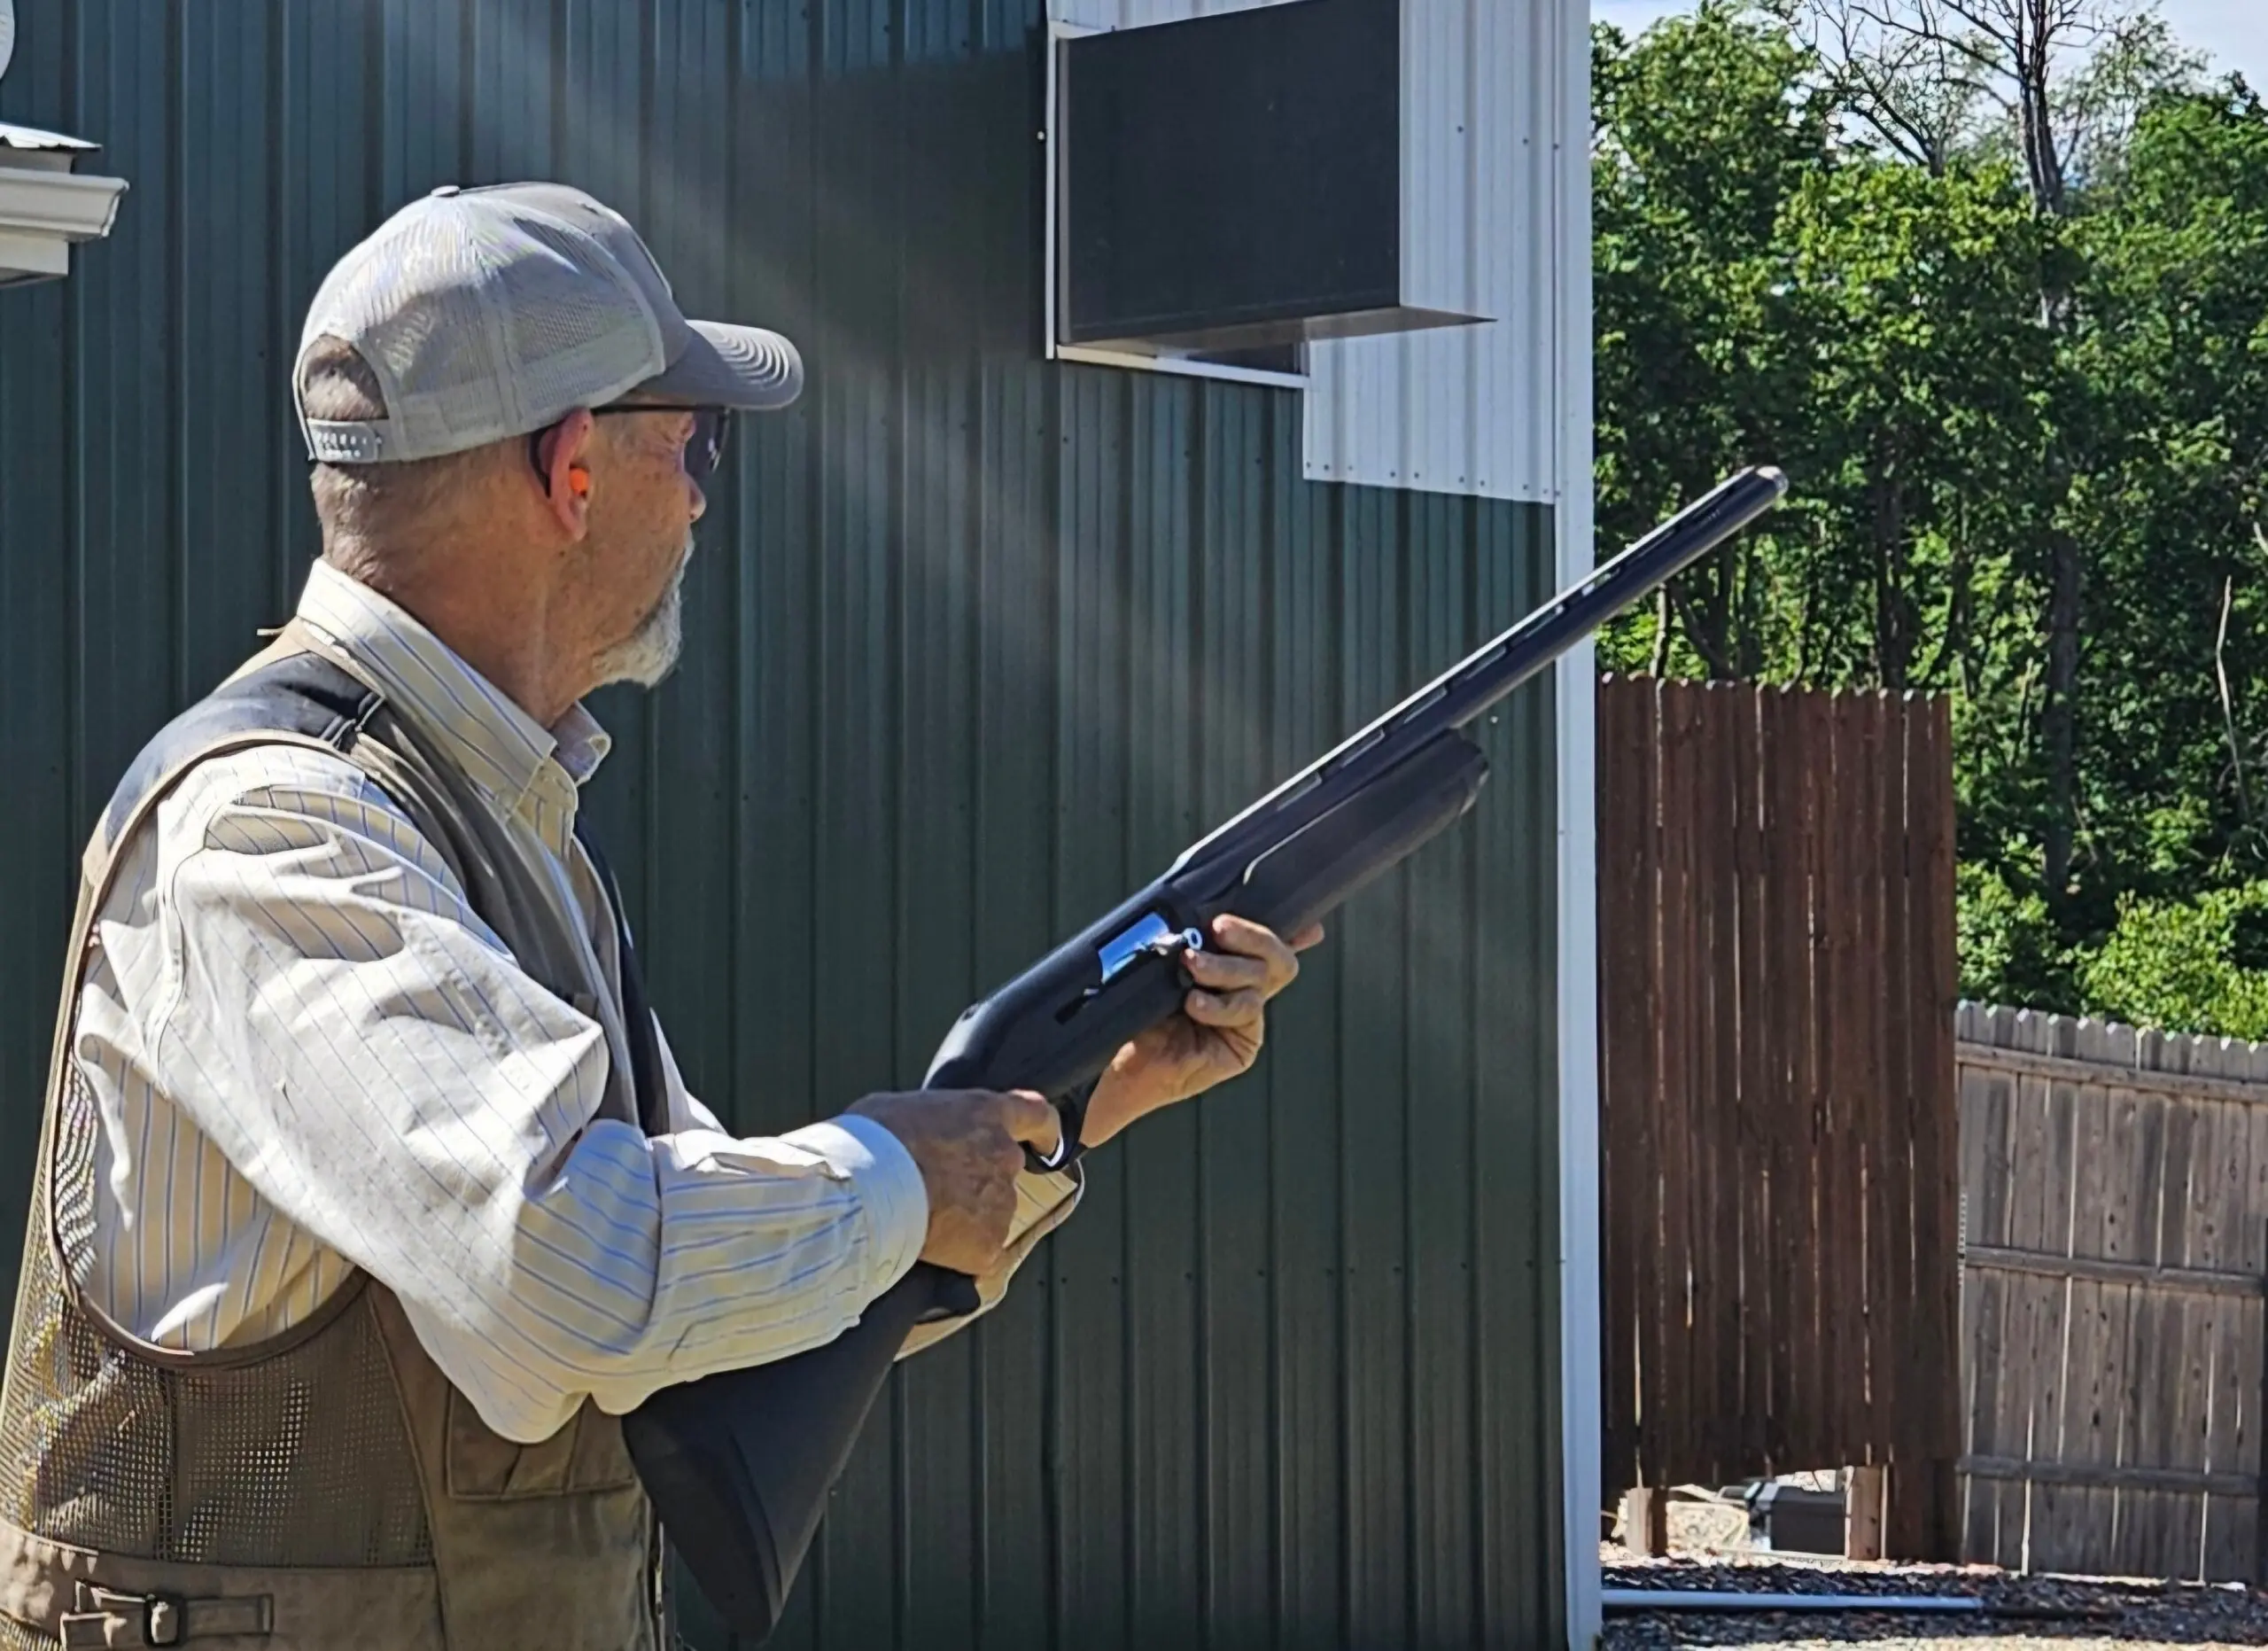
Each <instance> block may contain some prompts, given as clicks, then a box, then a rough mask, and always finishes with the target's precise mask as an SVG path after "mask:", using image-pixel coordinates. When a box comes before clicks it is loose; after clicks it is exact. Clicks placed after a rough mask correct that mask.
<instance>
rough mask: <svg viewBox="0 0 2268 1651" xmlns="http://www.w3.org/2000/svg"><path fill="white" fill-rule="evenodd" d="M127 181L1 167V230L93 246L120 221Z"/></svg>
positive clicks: (69, 173)
mask: <svg viewBox="0 0 2268 1651" xmlns="http://www.w3.org/2000/svg"><path fill="white" fill-rule="evenodd" d="M125 192H126V180H125V179H124V178H105V177H82V176H81V175H78V174H76V173H71V172H40V171H32V170H30V169H28V168H26V169H19V168H17V167H0V230H12V231H14V232H15V233H17V234H20V235H42V236H48V237H50V238H56V239H59V240H66V241H91V240H95V239H97V238H100V237H103V236H105V235H108V234H109V233H110V230H111V225H112V224H113V223H115V222H117V221H118V200H119V197H120V196H121V195H123V194H124V193H125Z"/></svg>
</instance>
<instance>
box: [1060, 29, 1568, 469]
mask: <svg viewBox="0 0 2268 1651" xmlns="http://www.w3.org/2000/svg"><path fill="white" fill-rule="evenodd" d="M1254 4H1285V0H1052V5H1053V10H1054V14H1055V16H1056V18H1057V19H1059V20H1060V21H1062V22H1066V23H1076V24H1078V25H1081V26H1082V27H1088V28H1131V27H1141V26H1144V25H1147V24H1153V23H1169V22H1175V21H1178V20H1180V19H1184V18H1190V17H1199V16H1208V15H1211V14H1213V13H1216V12H1230V11H1241V10H1244V9H1245V8H1246V7H1247V6H1250V5H1254ZM1402 19H1403V20H1402V51H1403V66H1402V82H1403V105H1404V109H1405V111H1406V115H1405V121H1404V128H1403V134H1402V187H1403V194H1404V199H1403V213H1404V219H1405V228H1406V231H1407V232H1409V233H1410V236H1411V238H1410V242H1409V254H1408V255H1409V256H1410V259H1412V260H1413V261H1414V269H1413V271H1412V273H1413V278H1414V279H1415V280H1416V281H1417V290H1418V291H1420V292H1422V293H1423V294H1424V295H1425V301H1427V302H1432V303H1436V304H1438V306H1439V307H1441V308H1457V309H1462V310H1464V313H1466V314H1470V315H1487V316H1490V317H1492V319H1491V320H1490V321H1488V322H1487V323H1484V324H1481V325H1478V326H1470V327H1452V328H1445V329H1441V330H1436V331H1424V332H1411V333H1402V334H1391V335H1387V336H1386V337H1382V338H1371V339H1339V340H1334V341H1330V342H1324V343H1318V344H1314V345H1311V346H1309V350H1308V361H1309V373H1310V378H1309V383H1308V386H1307V389H1306V391H1305V393H1304V404H1305V409H1304V410H1305V417H1306V426H1305V433H1304V440H1303V445H1302V448H1301V462H1302V463H1303V464H1304V465H1305V467H1306V473H1307V475H1308V476H1309V477H1310V478H1311V479H1316V480H1319V481H1351V482H1360V483H1363V484H1364V485H1366V486H1371V487H1408V488H1414V489H1417V490H1419V491H1422V492H1427V493H1448V494H1458V495H1470V496H1473V497H1478V498H1487V499H1516V500H1524V501H1527V502H1535V503H1545V504H1548V503H1550V502H1554V501H1555V500H1557V497H1558V496H1559V479H1558V478H1559V469H1560V465H1559V453H1558V432H1559V431H1560V428H1561V424H1562V418H1563V414H1564V413H1565V409H1564V408H1563V407H1562V406H1561V404H1560V397H1561V396H1562V395H1563V394H1565V393H1566V387H1567V385H1568V384H1569V383H1570V382H1571V378H1572V373H1573V370H1577V368H1578V367H1581V366H1587V364H1579V363H1569V362H1564V361H1563V360H1562V359H1561V351H1560V347H1559V339H1560V331H1561V329H1560V325H1559V318H1558V308H1557V307H1558V306H1559V305H1560V304H1561V303H1562V302H1564V301H1565V297H1566V295H1565V294H1563V293H1562V292H1561V291H1560V282H1561V275H1560V272H1561V270H1562V269H1563V268H1564V267H1565V261H1566V257H1567V253H1568V249H1569V247H1570V246H1571V245H1573V231H1572V230H1571V227H1570V223H1571V219H1572V217H1573V215H1574V214H1576V213H1578V212H1579V211H1581V208H1582V206H1583V203H1581V202H1580V201H1571V200H1569V199H1566V190H1565V187H1564V184H1565V180H1566V179H1567V177H1568V176H1569V168H1568V167H1566V166H1565V150H1566V146H1567V145H1568V144H1571V143H1572V144H1578V145H1581V147H1582V150H1583V152H1586V153H1588V144H1589V136H1590V112H1589V110H1588V109H1587V108H1580V107H1579V108H1573V109H1571V108H1570V107H1569V104H1570V102H1571V101H1573V100H1571V99H1570V98H1569V97H1567V96H1566V95H1565V90H1566V88H1567V86H1568V84H1569V77H1568V74H1567V73H1566V66H1567V62H1568V58H1569V54H1570V53H1571V52H1573V53H1583V52H1588V50H1589V44H1588V42H1589V29H1590V8H1589V5H1588V0H1402Z"/></svg>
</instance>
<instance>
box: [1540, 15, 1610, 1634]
mask: <svg viewBox="0 0 2268 1651" xmlns="http://www.w3.org/2000/svg"><path fill="white" fill-rule="evenodd" d="M1555 3H1556V15H1557V27H1558V40H1557V46H1558V63H1557V69H1558V74H1557V81H1558V89H1559V108H1558V111H1557V114H1558V120H1557V132H1558V139H1557V144H1558V150H1559V152H1558V155H1557V161H1558V165H1557V167H1556V168H1555V169H1554V175H1555V178H1556V181H1557V188H1555V189H1554V191H1552V192H1553V196H1554V203H1553V211H1552V215H1553V217H1554V219H1555V220H1556V221H1557V222H1556V224H1555V228H1556V230H1557V243H1558V260H1557V263H1558V270H1557V279H1556V280H1555V282H1554V283H1553V284H1554V286H1555V287H1556V289H1557V292H1556V295H1555V302H1554V308H1555V309H1556V311H1557V314H1556V315H1555V316H1554V323H1555V331H1556V332H1557V348H1556V349H1555V351H1554V354H1556V355H1557V358H1558V359H1557V362H1556V363H1555V367H1556V371H1555V373H1554V376H1553V382H1554V388H1555V392H1556V397H1557V402H1558V409H1557V412H1558V418H1557V442H1556V444H1555V445H1556V446H1557V449H1558V452H1557V465H1556V466H1555V468H1556V469H1557V472H1558V475H1557V480H1558V494H1559V497H1558V500H1557V505H1556V508H1555V509H1554V510H1553V512H1552V519H1553V526H1554V529H1555V538H1556V540H1557V562H1558V573H1559V578H1558V585H1559V588H1562V589H1565V588H1566V587H1567V586H1568V585H1570V584H1572V583H1573V582H1574V581H1575V580H1578V579H1580V578H1581V577H1582V576H1583V575H1584V574H1586V573H1588V572H1590V570H1591V568H1592V566H1593V565H1594V564H1595V562H1596V547H1595V545H1594V543H1593V533H1594V523H1593V512H1592V488H1593V485H1594V483H1593V469H1592V464H1593V454H1592V441H1593V435H1592V426H1591V419H1592V411H1593V409H1592V388H1591V371H1592V363H1591V355H1592V347H1591V202H1590V136H1591V83H1590V82H1591V53H1590V5H1589V0H1555ZM1557 671H1558V677H1557V681H1556V682H1555V684H1554V689H1555V694H1556V700H1557V712H1558V717H1557V720H1558V729H1557V736H1558V737H1557V746H1558V751H1557V768H1558V792H1559V796H1558V803H1559V807H1558V816H1559V819H1558V825H1559V829H1558V861H1559V867H1558V870H1559V899H1558V907H1559V923H1558V927H1559V967H1558V971H1557V972H1558V995H1559V1038H1558V1051H1559V1417H1560V1476H1561V1484H1562V1485H1563V1487H1564V1491H1565V1505H1564V1507H1565V1514H1564V1519H1563V1522H1562V1529H1563V1533H1564V1540H1565V1547H1566V1553H1565V1576H1566V1610H1567V1643H1568V1646H1569V1647H1570V1651H1591V1648H1592V1647H1595V1646H1596V1645H1597V1644H1598V1642H1599V1638H1600V1634H1601V1632H1602V1628H1603V1624H1604V1615H1603V1608H1602V1598H1601V1593H1600V1587H1601V1577H1600V1573H1599V1556H1598V1519H1599V1508H1600V1507H1601V1506H1602V1502H1601V1497H1602V1495H1603V1491H1602V1488H1601V1484H1600V1479H1601V1475H1602V1468H1601V1463H1600V1448H1601V1433H1600V1429H1602V1427H1603V1426H1604V1421H1603V1420H1602V1418H1601V1415H1600V1394H1599V1359H1600V1332H1599V1319H1600V1311H1599V1285H1600V1276H1599V1274H1600V1266H1599V1142H1598V1127H1599V1087H1598V835H1597V818H1596V798H1597V793H1596V783H1597V781H1596V767H1597V747H1596V742H1597V723H1596V710H1597V692H1598V677H1597V670H1596V664H1595V662H1594V657H1593V650H1592V648H1591V645H1590V643H1589V642H1588V641H1586V642H1583V643H1582V644H1581V645H1580V646H1578V647H1575V648H1573V649H1570V650H1568V651H1567V653H1566V654H1565V656H1563V657H1562V658H1561V659H1560V661H1559V664H1558V667H1557Z"/></svg>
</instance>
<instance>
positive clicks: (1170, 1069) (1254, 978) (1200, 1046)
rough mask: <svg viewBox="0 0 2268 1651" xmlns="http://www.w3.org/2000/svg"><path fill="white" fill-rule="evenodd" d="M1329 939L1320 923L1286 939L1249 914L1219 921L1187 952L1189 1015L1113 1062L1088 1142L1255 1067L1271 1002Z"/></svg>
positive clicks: (1082, 1131)
mask: <svg viewBox="0 0 2268 1651" xmlns="http://www.w3.org/2000/svg"><path fill="white" fill-rule="evenodd" d="M1322 938H1323V928H1322V925H1321V924H1319V923H1316V924H1309V926H1308V927H1307V928H1306V929H1304V930H1302V931H1301V932H1300V933H1298V934H1295V935H1293V937H1292V938H1291V939H1290V940H1288V941H1285V940H1282V939H1279V938H1277V936H1276V935H1275V934H1274V933H1273V932H1272V931H1269V930H1267V929H1263V928H1262V927H1261V926H1260V925H1259V924H1258V923H1248V922H1247V921H1246V920H1245V919H1244V918H1241V917H1231V916H1228V915H1223V916H1220V917H1216V918H1215V919H1214V920H1213V933H1212V938H1211V940H1210V942H1209V945H1208V949H1207V950H1205V951H1202V952H1184V953H1183V954H1181V962H1182V966H1183V967H1184V969H1185V970H1187V971H1188V973H1189V977H1190V978H1191V979H1192V981H1193V982H1195V985H1192V987H1191V989H1190V990H1189V992H1188V993H1185V994H1184V996H1183V998H1182V1006H1181V1008H1182V1012H1181V1013H1180V1014H1178V1015H1176V1016H1172V1017H1171V1018H1170V1019H1168V1020H1165V1021H1162V1022H1161V1023H1159V1024H1157V1025H1155V1026H1153V1027H1151V1028H1150V1030H1149V1031H1147V1032H1144V1033H1143V1034H1142V1035H1141V1036H1140V1037H1138V1038H1137V1039H1135V1040H1133V1042H1131V1043H1130V1044H1127V1045H1126V1046H1125V1047H1123V1048H1122V1049H1120V1050H1119V1052H1118V1053H1117V1055H1115V1056H1113V1057H1112V1059H1111V1063H1110V1067H1109V1070H1108V1071H1105V1072H1104V1073H1103V1075H1102V1077H1101V1079H1099V1081H1098V1082H1097V1083H1096V1085H1095V1089H1094V1094H1093V1095H1092V1096H1091V1098H1090V1099H1089V1100H1088V1102H1087V1113H1086V1118H1085V1119H1084V1121H1083V1122H1082V1123H1081V1125H1080V1126H1079V1141H1080V1144H1081V1145H1082V1146H1085V1147H1099V1146H1100V1145H1102V1143H1103V1142H1104V1141H1108V1140H1109V1139H1110V1138H1111V1137H1112V1136H1113V1135H1115V1134H1116V1133H1118V1132H1119V1131H1120V1130H1122V1129H1123V1128H1125V1127H1126V1126H1127V1125H1129V1124H1130V1123H1132V1122H1133V1121H1134V1120H1135V1119H1136V1118H1141V1117H1144V1116H1145V1115H1146V1114H1148V1113H1151V1112H1154V1111H1156V1110H1158V1109H1159V1108H1161V1107H1166V1106H1171V1105H1172V1104H1173V1103H1174V1102H1177V1101H1186V1100H1188V1099H1189V1098H1190V1097H1191V1096H1192V1095H1197V1094H1203V1093H1204V1092H1205V1091H1206V1090H1208V1089H1210V1088H1211V1087H1212V1086H1214V1085H1216V1084H1217V1083H1221V1082H1223V1081H1225V1080H1226V1079H1231V1078H1234V1077H1236V1076H1237V1075H1238V1074H1239V1072H1242V1071H1246V1070H1247V1069H1248V1068H1249V1067H1250V1066H1251V1065H1252V1063H1253V1062H1254V1061H1255V1060H1257V1059H1258V1058H1259V1057H1260V1045H1261V1042H1262V1040H1263V1039H1264V1038H1265V1037H1266V1036H1267V1032H1268V1024H1267V1013H1266V1011H1267V1005H1268V1000H1269V999H1270V998H1272V997H1274V996H1275V995H1276V994H1277V993H1278V992H1281V991H1282V990H1283V989H1284V988H1285V986H1288V985H1291V984H1292V981H1293V977H1295V976H1297V975H1298V974H1299V972H1300V961H1299V957H1298V954H1299V953H1301V952H1304V951H1306V950H1307V949H1308V948H1309V946H1314V945H1315V944H1316V943H1317V942H1318V941H1320V940H1321V939H1322ZM1216 947H1217V948H1218V949H1217V950H1216V949H1212V948H1216Z"/></svg>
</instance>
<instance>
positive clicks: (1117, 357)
mask: <svg viewBox="0 0 2268 1651" xmlns="http://www.w3.org/2000/svg"><path fill="white" fill-rule="evenodd" d="M1049 353H1050V354H1052V355H1053V356H1054V357H1055V359H1056V360H1058V361H1065V362H1085V363H1087V364H1088V365H1089V366H1093V367H1130V368H1132V369H1133V370H1136V371H1137V372H1172V373H1180V374H1182V375H1183V376H1184V377H1186V378H1228V379H1232V380H1234V381H1235V382H1236V383H1238V384H1272V385H1279V386H1281V387H1283V388H1285V389H1287V390H1303V389H1305V388H1306V387H1307V383H1308V379H1307V375H1306V374H1305V373H1296V372H1276V371H1273V370H1270V369H1269V368H1266V367H1244V366H1239V365H1238V364H1237V363H1236V362H1208V361H1207V360H1205V359H1204V358H1203V357H1202V356H1197V355H1143V354H1138V353H1137V352H1135V351H1132V350H1104V349H1097V348H1096V347H1094V346H1092V345H1091V344H1059V345H1057V346H1056V347H1054V349H1053V350H1052V351H1051V352H1049Z"/></svg>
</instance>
